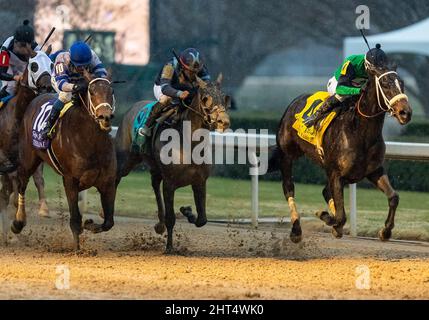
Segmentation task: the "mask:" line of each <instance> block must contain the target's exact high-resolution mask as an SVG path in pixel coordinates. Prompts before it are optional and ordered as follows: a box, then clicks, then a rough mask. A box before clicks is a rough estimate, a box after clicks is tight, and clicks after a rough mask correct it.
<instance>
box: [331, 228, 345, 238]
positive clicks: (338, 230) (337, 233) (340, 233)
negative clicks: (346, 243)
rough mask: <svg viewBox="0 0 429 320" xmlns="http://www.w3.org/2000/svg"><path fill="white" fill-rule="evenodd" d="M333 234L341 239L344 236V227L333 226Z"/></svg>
mask: <svg viewBox="0 0 429 320" xmlns="http://www.w3.org/2000/svg"><path fill="white" fill-rule="evenodd" d="M332 234H333V235H334V237H335V238H337V239H341V238H342V237H343V228H342V227H341V228H336V227H333V228H332Z"/></svg>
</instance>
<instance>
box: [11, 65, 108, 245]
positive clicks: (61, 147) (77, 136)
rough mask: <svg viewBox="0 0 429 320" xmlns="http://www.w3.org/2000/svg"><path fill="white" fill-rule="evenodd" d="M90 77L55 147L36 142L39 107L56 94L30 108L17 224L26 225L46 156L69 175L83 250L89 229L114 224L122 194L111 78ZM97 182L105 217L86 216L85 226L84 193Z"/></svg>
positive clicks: (73, 221)
mask: <svg viewBox="0 0 429 320" xmlns="http://www.w3.org/2000/svg"><path fill="white" fill-rule="evenodd" d="M84 78H85V80H86V81H87V83H88V88H87V89H86V92H85V94H84V93H78V94H75V97H74V103H73V106H72V107H71V108H70V109H69V110H68V111H67V112H66V113H65V114H64V116H63V117H62V118H61V119H60V120H59V121H58V123H57V127H56V133H55V136H54V137H53V139H52V141H51V144H50V148H49V150H50V151H51V152H48V151H47V150H41V149H36V148H34V147H33V145H32V126H33V122H34V120H35V117H36V116H37V115H38V110H40V108H41V106H43V105H44V104H46V103H48V102H49V101H52V99H53V98H54V96H53V95H51V94H46V95H42V96H39V97H37V98H36V99H34V100H33V101H32V102H31V104H30V105H29V106H28V108H27V111H26V112H25V115H24V119H23V125H22V127H21V140H20V143H19V160H20V161H19V167H18V192H19V195H18V196H19V200H18V209H17V211H16V216H15V220H14V221H13V223H12V226H11V229H12V231H13V232H14V233H20V232H21V231H22V229H23V228H24V226H25V225H26V212H25V190H26V188H27V184H28V180H29V177H30V176H31V175H32V174H33V173H34V171H35V170H36V168H37V167H38V166H39V164H40V163H41V162H42V161H43V162H45V163H47V164H49V165H50V166H51V167H52V168H54V170H56V171H57V172H58V173H59V174H61V175H62V176H63V185H64V188H65V193H66V197H67V202H68V206H69V210H70V228H71V230H72V233H73V238H74V249H75V250H79V249H80V245H79V235H80V234H81V233H82V232H83V228H85V229H87V230H90V231H92V232H94V233H99V232H103V231H108V230H110V229H111V228H112V227H113V224H114V221H113V214H114V202H115V196H116V185H115V179H116V156H115V152H114V145H113V140H112V138H111V137H110V135H109V132H110V130H111V119H112V118H113V113H114V101H115V100H114V96H113V89H112V87H111V82H110V80H108V79H104V78H95V79H93V78H92V77H91V76H90V75H89V74H88V73H87V72H86V73H85V75H84ZM92 186H94V187H96V188H97V190H98V192H99V193H100V197H101V204H102V207H103V210H104V222H103V223H102V224H96V223H94V222H93V221H92V220H86V221H85V223H84V225H82V216H81V214H80V211H79V207H78V193H79V191H82V190H85V189H88V188H90V187H92Z"/></svg>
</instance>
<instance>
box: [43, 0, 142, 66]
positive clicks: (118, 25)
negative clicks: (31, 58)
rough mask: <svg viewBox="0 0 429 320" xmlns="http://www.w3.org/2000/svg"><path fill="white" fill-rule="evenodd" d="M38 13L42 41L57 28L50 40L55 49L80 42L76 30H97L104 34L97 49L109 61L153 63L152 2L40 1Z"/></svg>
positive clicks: (99, 39)
mask: <svg viewBox="0 0 429 320" xmlns="http://www.w3.org/2000/svg"><path fill="white" fill-rule="evenodd" d="M34 10H35V11H34V25H35V27H36V38H37V40H38V41H39V42H41V41H43V39H44V37H45V36H46V35H47V34H48V33H49V31H50V30H51V28H52V27H55V28H56V31H55V33H54V35H53V36H52V40H51V41H50V43H52V45H53V47H54V50H59V49H62V48H63V45H64V44H66V45H69V44H70V42H72V41H73V40H74V39H76V38H77V37H76V34H79V33H77V32H76V31H78V30H84V31H85V30H93V31H99V32H100V33H97V39H95V41H94V42H95V43H99V44H98V45H96V48H95V49H96V50H98V51H99V52H97V53H99V54H100V55H101V56H103V57H104V58H105V59H106V60H107V61H108V62H112V63H116V64H128V65H145V64H147V63H148V62H149V43H150V40H149V37H150V34H149V0H138V1H134V0H115V1H110V0H61V1H58V0H43V1H38V2H37V4H36V6H35V8H34ZM64 34H65V35H66V41H63V40H64ZM83 34H87V33H83ZM82 40H83V39H82ZM97 40H98V41H97ZM101 51H107V52H105V53H104V54H103V52H101Z"/></svg>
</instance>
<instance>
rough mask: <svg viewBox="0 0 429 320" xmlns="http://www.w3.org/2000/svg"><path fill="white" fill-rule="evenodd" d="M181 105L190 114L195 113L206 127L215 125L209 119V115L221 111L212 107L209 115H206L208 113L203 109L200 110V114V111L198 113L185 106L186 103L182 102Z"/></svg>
mask: <svg viewBox="0 0 429 320" xmlns="http://www.w3.org/2000/svg"><path fill="white" fill-rule="evenodd" d="M199 104H200V105H201V101H199ZM182 105H183V106H184V107H185V108H186V109H188V110H190V111H191V112H193V113H195V114H196V115H198V116H199V117H200V118H201V119H202V120H203V122H204V124H206V125H207V126H212V125H213V124H214V123H215V121H214V120H213V119H211V117H210V115H211V114H212V113H214V112H215V111H218V110H221V109H222V108H221V107H220V106H218V105H215V106H214V107H212V108H211V109H210V113H208V112H207V111H206V109H205V108H200V109H201V111H202V112H201V111H198V110H196V109H194V108H192V107H191V106H190V105H187V104H186V102H185V101H184V100H182Z"/></svg>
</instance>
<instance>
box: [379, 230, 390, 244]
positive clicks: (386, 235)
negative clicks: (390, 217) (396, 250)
mask: <svg viewBox="0 0 429 320" xmlns="http://www.w3.org/2000/svg"><path fill="white" fill-rule="evenodd" d="M391 236H392V230H391V229H387V228H383V229H381V230H380V231H379V232H378V237H379V238H380V240H381V241H389V239H390V237H391Z"/></svg>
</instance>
